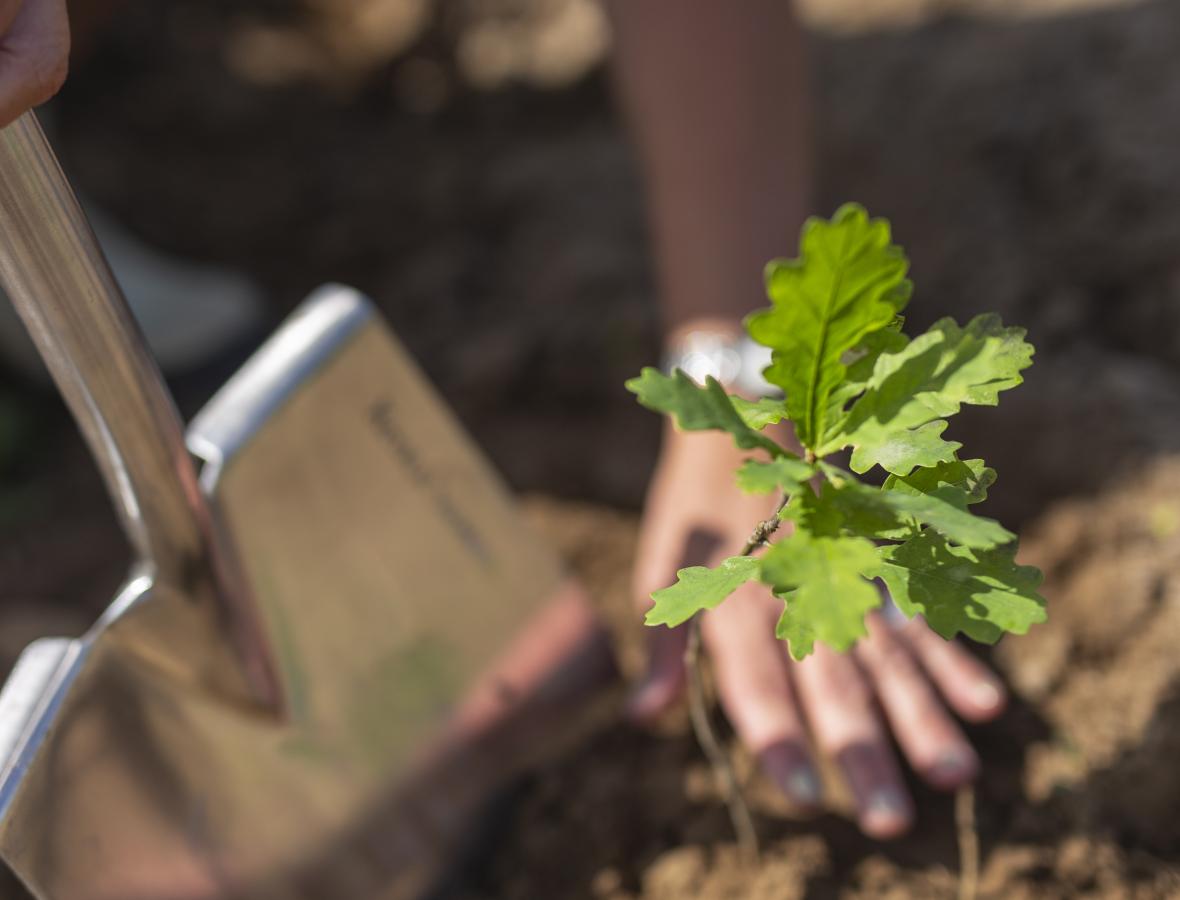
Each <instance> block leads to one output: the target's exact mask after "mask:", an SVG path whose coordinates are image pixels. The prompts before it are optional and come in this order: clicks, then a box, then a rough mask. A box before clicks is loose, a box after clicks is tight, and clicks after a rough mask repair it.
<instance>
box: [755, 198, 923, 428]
mask: <svg viewBox="0 0 1180 900" xmlns="http://www.w3.org/2000/svg"><path fill="white" fill-rule="evenodd" d="M908 266H909V263H908V261H907V260H906V257H905V254H904V253H903V252H902V250H901V248H900V247H897V246H896V245H894V244H892V243H891V242H890V235H889V223H888V222H886V221H885V220H884V219H869V216H868V213H866V212H865V210H864V208H863V207H861V206H858V205H856V204H847V205H845V206H842V207H840V209H839V210H837V211H836V215H835V216H833V217H832V219H831V221H827V220H824V219H819V218H812V219H808V220H807V223H806V224H805V225H804V226H803V234H802V236H801V238H800V241H799V258H798V259H793V260H785V259H780V260H775V261H773V262H771V263H770V264H769V265H768V266H767V268H766V289H767V293H768V294H769V296H770V300H771V303H772V305H771V307H770V309H766V310H762V311H761V312H757V313H754V314H753V315H751V316H750V317H749V318H748V319H747V321H746V328H747V330H748V331H749V333H750V336H751V337H752V338H754V340H756V341H758V342H759V343H761V344H764V345H766V346H767V347H770V348H771V350H772V351H773V355H772V361H771V364H770V366H769V367H767V369H766V370H765V372H764V374H765V376H766V379H767V380H768V381H769V382H770V383H771V384H775V385H778V386H779V387H781V388H782V389H783V392H784V393H785V395H786V405H787V411H788V413H789V415H790V419H791V421H792V422H793V423H794V425H795V434H796V436H797V437H798V439H799V440H800V441H801V442H802V444H803V445H804V446H805V447H811V448H814V447H815V446H816V445H817V444H818V443H819V441H820V439H821V437H822V436H823V435H824V434H825V433H827V431H828V428H829V425H830V423H831V420H832V419H833V418H834V417H835V416H836V415H838V414H839V412H840V407H841V406H842V405H843V402H846V401H847V399H848V398H847V397H843V398H841V397H839V396H837V398H836V399H835V400H833V394H834V393H835V392H836V391H837V390H838V388H839V386H840V384H841V382H843V381H844V377H845V370H846V366H845V365H844V363H843V362H842V357H843V356H844V354H845V353H846V352H847V351H849V350H852V349H853V348H855V347H857V346H858V345H859V344H860V343H861V341H862V340H863V339H864V338H865V336H866V335H868V334H871V333H873V332H875V331H879V330H880V329H882V328H884V327H885V326H887V325H888V324H889V323H890V322H892V321H893V320H894V318H895V317H896V315H897V313H898V312H899V311H900V310H901V308H902V307H903V306H904V305H905V303H906V302H907V301H908V300H909V296H910V292H911V285H910V283H909V281H907V280H906V277H905V276H906V270H907V268H908Z"/></svg>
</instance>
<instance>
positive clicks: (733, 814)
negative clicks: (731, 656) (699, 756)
mask: <svg viewBox="0 0 1180 900" xmlns="http://www.w3.org/2000/svg"><path fill="white" fill-rule="evenodd" d="M684 665H685V667H686V669H687V670H688V712H689V716H690V718H691V719H692V730H693V733H694V734H695V735H696V738H697V743H698V744H699V745H700V747H701V750H703V751H704V753H705V757H706V758H707V759H708V760H709V765H710V766H711V767H712V769H713V777H714V778H716V779H717V784H718V787H720V788H721V795H722V797H723V798H724V799H725V805H726V807H727V808H728V809H729V819H730V821H731V822H732V823H733V830H734V833H735V835H736V836H737V842H738V847H739V848H740V850H741V853H742V856H743V857H744V858H745V860H746V861H747V862H749V863H757V862H758V832H757V831H756V830H755V829H754V819H753V817H752V816H751V815H750V807H749V805H748V804H747V803H746V798H745V797H744V796H743V795H742V786H741V785H740V784H739V783H738V779H737V773H736V772H735V771H734V769H733V760H732V759H730V758H729V754H728V753H727V752H726V750H725V748H724V747H722V746H721V742H720V741H719V740H718V739H717V733H716V732H715V731H714V730H713V723H712V722H711V721H710V720H709V707H708V704H707V703H706V702H705V680H704V678H703V677H702V675H701V617H700V616H699V615H697V616H693V618H692V620H691V621H690V622H689V623H688V644H687V645H686V646H685V648H684Z"/></svg>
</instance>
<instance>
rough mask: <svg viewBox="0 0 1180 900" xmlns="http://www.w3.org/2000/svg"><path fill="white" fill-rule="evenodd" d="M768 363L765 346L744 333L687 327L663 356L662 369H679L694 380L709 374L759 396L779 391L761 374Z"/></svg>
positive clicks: (767, 348) (742, 390)
mask: <svg viewBox="0 0 1180 900" xmlns="http://www.w3.org/2000/svg"><path fill="white" fill-rule="evenodd" d="M769 365H770V348H769V347H764V346H762V345H761V344H759V343H756V342H755V341H753V340H752V339H751V338H750V337H748V336H747V335H741V336H737V335H731V334H725V333H720V332H715V331H691V332H689V333H688V334H686V335H685V336H684V337H682V338H681V339H680V340H678V341H677V342H676V343H675V344H673V345H672V346H671V347H670V348H669V349H668V352H667V354H666V355H665V356H664V371H665V372H667V373H669V374H671V373H672V372H674V371H675V370H676V369H680V370H682V371H683V372H684V374H685V375H687V376H688V377H689V378H691V379H692V380H693V381H695V382H697V384H704V383H705V379H706V378H708V377H710V376H712V377H713V378H716V379H717V380H718V381H719V382H721V384H722V386H723V387H726V388H728V389H731V390H736V391H740V392H741V393H744V394H752V395H756V396H759V397H769V396H774V395H776V394H781V391H780V390H779V389H778V388H776V387H775V386H774V385H772V384H771V383H770V382H768V381H767V380H766V379H765V378H764V377H763V376H762V370H763V369H765V368H766V367H767V366H769Z"/></svg>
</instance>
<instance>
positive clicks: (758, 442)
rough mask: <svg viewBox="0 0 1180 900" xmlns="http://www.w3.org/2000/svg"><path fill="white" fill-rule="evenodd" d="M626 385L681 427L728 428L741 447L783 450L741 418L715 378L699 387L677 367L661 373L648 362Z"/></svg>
mask: <svg viewBox="0 0 1180 900" xmlns="http://www.w3.org/2000/svg"><path fill="white" fill-rule="evenodd" d="M626 386H627V390H629V391H631V393H633V394H635V395H636V396H637V397H638V398H639V402H640V403H642V404H643V405H644V406H646V407H647V408H648V409H654V410H655V411H656V412H661V413H666V414H668V415H671V416H673V417H675V419H676V424H677V425H678V426H680V427H681V428H683V429H684V430H685V431H708V430H713V429H716V430H718V431H728V432H729V434H730V435H731V436H732V437H733V440H734V443H736V444H737V445H738V446H739V447H740V448H742V449H743V450H754V449H761V450H765V451H766V452H767V453H769V454H770V455H771V456H782V455H783V454H784V453H786V451H785V450H784V449H783V448H782V447H780V446H779V445H778V444H777V443H775V442H774V441H772V440H771V439H770V438H768V437H766V436H765V435H762V434H759V433H758V432H757V431H756V430H755V429H753V428H751V427H750V426H749V425H748V424H747V423H746V422H745V420H744V419H743V418H742V416H741V415H740V414H739V413H738V411H737V410H736V409H734V406H733V402H732V401H731V399H730V397H729V395H728V394H726V393H725V389H724V388H723V387H722V386H721V384H720V383H719V382H718V381H717V379H715V378H709V379H707V380H706V381H705V385H704V386H703V387H702V386H701V385H699V384H697V383H696V382H695V381H693V380H692V379H691V378H689V377H688V376H687V375H685V374H684V372H682V371H680V370H679V369H677V370H676V372H675V373H674V374H673V375H665V374H664V373H663V372H661V371H660V370H659V369H654V368H652V367H650V366H649V367H647V368H645V369H644V370H643V371H642V372H641V373H640V375H639V377H638V378H632V379H631V380H630V381H628V382H627V385H626Z"/></svg>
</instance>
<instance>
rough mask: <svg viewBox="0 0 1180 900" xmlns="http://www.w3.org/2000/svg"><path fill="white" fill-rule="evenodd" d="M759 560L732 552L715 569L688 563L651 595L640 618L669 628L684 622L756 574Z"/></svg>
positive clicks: (712, 605) (714, 604)
mask: <svg viewBox="0 0 1180 900" xmlns="http://www.w3.org/2000/svg"><path fill="white" fill-rule="evenodd" d="M760 565H761V560H760V559H758V558H757V557H755V556H732V557H730V558H729V559H727V560H725V561H724V562H723V563H721V565H719V566H717V568H715V569H709V568H706V567H705V566H691V567H690V568H687V569H681V570H680V571H679V572H677V573H676V583H675V584H674V585H672V586H671V587H666V588H664V589H663V590H659V591H656V592H655V593H654V594H652V595H651V598H652V600H654V601H655V606H653V607H652V608H651V609H650V610H648V612H647V618H646V619H645V620H644V621H645V622H646V623H647V624H648V625H667V626H668V627H669V628H672V627H674V626H676V625H681V624H683V623H684V622H687V621H688V620H689V619H691V618H692V617H693V616H694V615H696V614H697V613H698V612H700V611H701V610H702V609H712V608H713V607H715V606H716V605H717V604H718V603H720V602H721V601H722V600H724V599H725V598H726V597H728V596H729V595H730V594H732V593H733V592H734V591H736V590H737V589H738V588H739V587H741V586H742V585H743V584H745V583H746V582H747V581H752V580H753V579H755V578H757V577H758V570H759V566H760Z"/></svg>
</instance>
